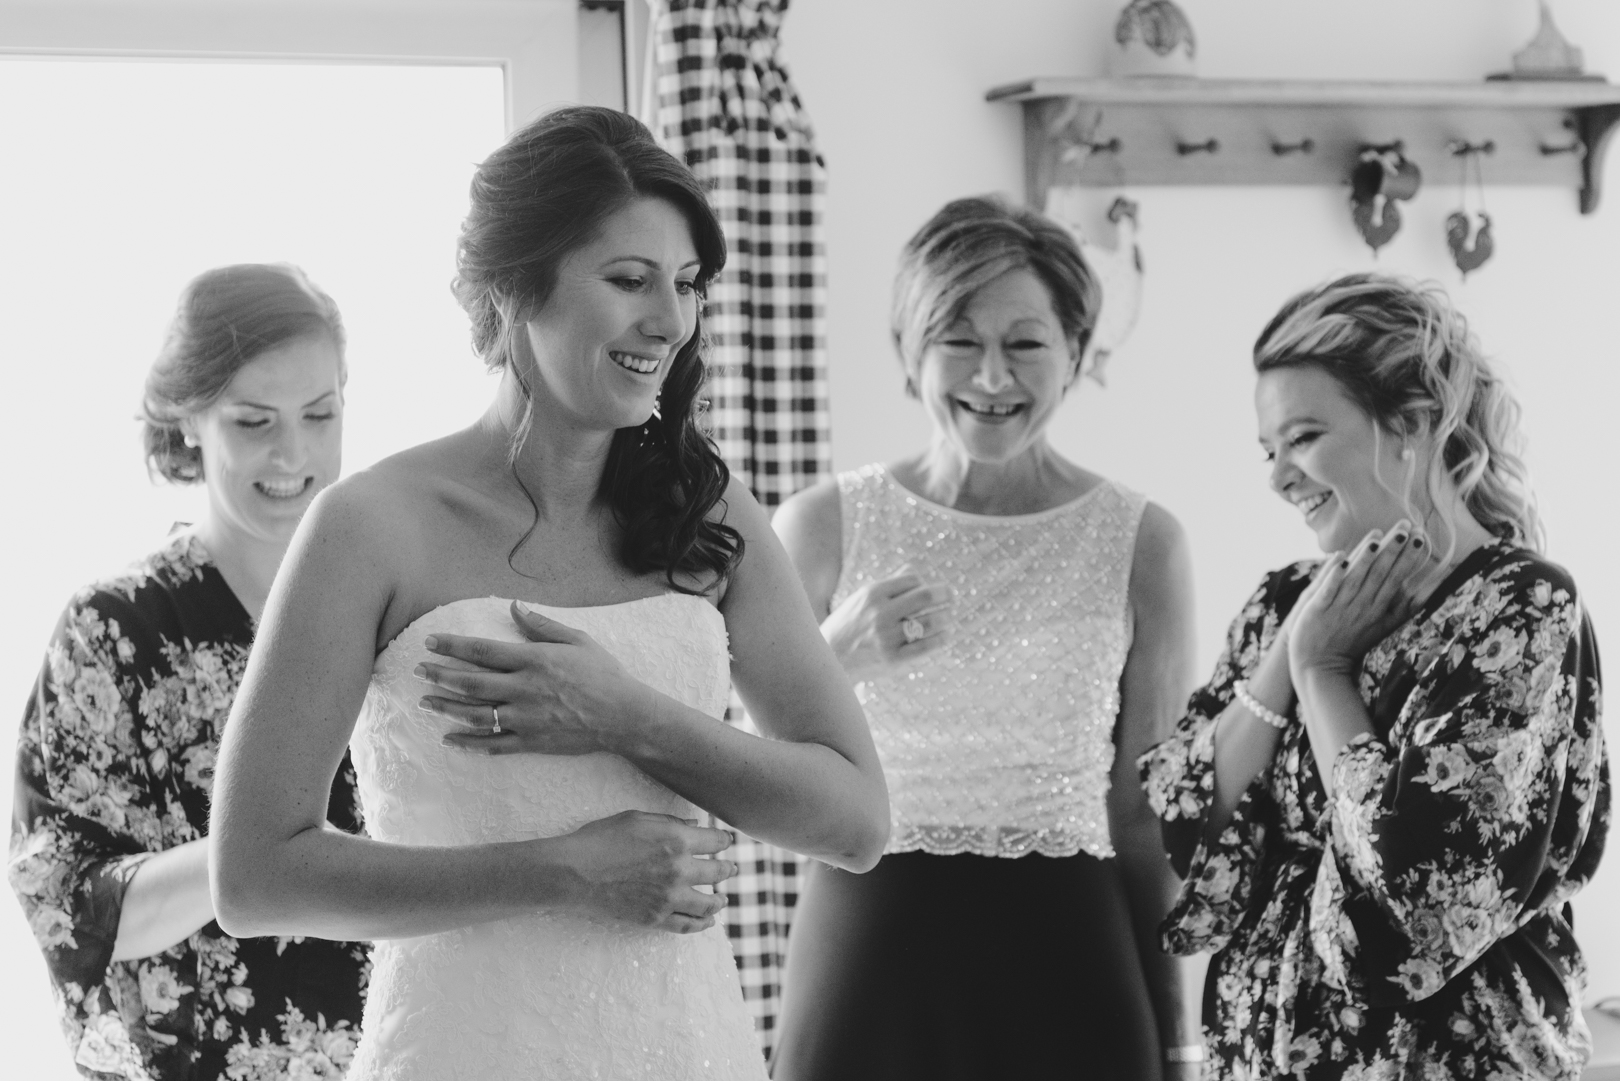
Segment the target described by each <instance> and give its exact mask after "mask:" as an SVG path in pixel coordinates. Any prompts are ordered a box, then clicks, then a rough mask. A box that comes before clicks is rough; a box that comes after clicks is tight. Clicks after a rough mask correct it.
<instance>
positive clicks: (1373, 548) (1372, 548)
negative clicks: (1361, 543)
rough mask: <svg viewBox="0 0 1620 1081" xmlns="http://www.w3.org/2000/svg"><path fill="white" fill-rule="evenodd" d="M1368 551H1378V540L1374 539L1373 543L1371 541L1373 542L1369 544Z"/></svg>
mask: <svg viewBox="0 0 1620 1081" xmlns="http://www.w3.org/2000/svg"><path fill="white" fill-rule="evenodd" d="M1367 551H1369V552H1376V551H1378V542H1377V541H1373V542H1372V543H1371V544H1369V545H1367Z"/></svg>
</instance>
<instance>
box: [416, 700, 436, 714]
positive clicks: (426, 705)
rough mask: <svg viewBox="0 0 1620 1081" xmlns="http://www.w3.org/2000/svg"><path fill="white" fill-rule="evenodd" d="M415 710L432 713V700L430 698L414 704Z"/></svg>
mask: <svg viewBox="0 0 1620 1081" xmlns="http://www.w3.org/2000/svg"><path fill="white" fill-rule="evenodd" d="M416 708H417V709H419V710H421V711H422V712H423V713H432V712H433V699H431V698H424V699H422V700H421V701H420V702H418V703H416Z"/></svg>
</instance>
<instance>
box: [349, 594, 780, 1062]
mask: <svg viewBox="0 0 1620 1081" xmlns="http://www.w3.org/2000/svg"><path fill="white" fill-rule="evenodd" d="M509 603H510V602H508V601H506V600H503V599H501V598H498V597H485V598H473V599H468V600H463V601H457V602H455V603H452V604H448V605H445V606H443V607H440V608H436V609H434V610H433V611H431V612H429V613H427V614H426V615H424V616H423V617H422V618H421V619H418V620H417V621H416V622H415V623H413V624H411V625H410V626H409V627H407V628H406V629H405V630H404V631H403V632H401V633H400V635H399V637H398V638H396V639H395V640H394V641H393V642H392V643H390V644H389V646H388V647H387V648H386V649H385V650H383V652H382V653H381V654H380V655H379V656H378V658H377V662H376V668H375V671H374V673H373V677H372V682H371V688H370V691H369V693H368V694H367V697H366V702H365V706H364V708H363V710H362V712H361V715H360V719H359V721H358V723H357V724H356V726H355V730H354V736H353V738H352V740H351V744H350V749H351V752H352V754H353V757H354V761H355V769H356V773H357V775H358V778H359V787H360V797H361V804H362V807H363V809H364V813H365V820H366V828H367V832H368V833H369V834H370V835H371V836H372V837H373V838H375V839H377V840H381V841H388V842H392V843H396V844H408V845H473V844H486V843H493V842H501V841H520V840H527V839H531V838H536V837H553V836H558V835H561V834H566V833H570V832H572V831H574V830H576V829H578V828H579V827H580V826H583V825H585V824H586V823H587V822H592V821H595V820H596V819H600V818H605V817H608V816H610V815H614V814H617V813H619V812H621V811H627V810H642V811H653V812H658V813H662V814H669V815H674V816H677V817H680V818H694V817H697V814H698V812H697V811H696V810H695V809H694V808H693V807H692V805H691V804H690V803H688V802H687V801H686V800H684V799H682V798H681V797H679V796H677V795H676V794H675V793H673V792H671V791H669V790H668V789H667V788H665V787H664V786H663V785H661V784H659V783H658V782H656V781H654V780H653V779H652V778H650V777H648V776H647V775H646V774H644V773H642V772H641V771H640V770H639V769H637V768H636V767H635V766H633V765H631V764H630V762H628V761H627V760H625V759H623V758H620V757H618V756H617V755H610V754H590V755H579V756H552V755H532V754H517V755H483V754H478V753H475V752H468V751H464V750H461V749H458V748H455V747H447V746H445V745H444V744H443V742H442V737H443V735H444V733H445V732H446V731H447V730H448V729H449V728H450V727H451V726H452V725H453V723H454V722H450V721H447V720H445V719H444V718H442V717H440V716H437V715H435V714H431V713H427V712H425V711H423V710H421V709H420V708H418V706H417V702H418V700H419V699H420V698H421V696H422V695H423V693H425V691H426V685H425V684H424V683H422V681H420V680H418V679H417V678H416V677H414V676H413V675H412V674H411V673H412V669H413V668H414V667H415V666H416V665H417V664H419V663H421V662H422V661H424V660H430V659H431V660H433V661H434V662H435V663H444V661H443V659H442V658H438V657H429V655H428V653H427V651H426V649H425V648H424V647H423V645H422V640H423V639H424V638H425V637H427V636H428V635H429V634H432V633H452V634H461V635H473V636H478V637H483V638H490V639H496V640H500V641H507V642H517V641H522V637H521V635H520V634H519V633H518V631H517V629H516V627H515V626H514V625H513V623H512V620H511V617H510V614H509V612H508V605H509ZM539 610H540V611H541V612H543V613H544V614H545V615H547V616H549V617H550V618H553V619H556V620H559V621H561V622H563V623H566V624H568V625H569V626H572V627H575V628H577V629H579V630H583V631H585V632H586V633H588V634H589V635H591V636H592V637H593V638H594V639H596V641H597V642H599V643H600V644H601V645H602V646H603V647H604V648H606V649H607V650H608V652H610V653H612V654H613V656H614V657H615V658H617V659H618V661H619V662H620V663H621V664H622V665H624V667H625V669H626V670H627V671H628V672H629V674H630V675H631V676H633V677H634V678H636V679H638V680H641V681H642V682H643V683H646V684H648V685H649V686H651V687H652V688H654V689H655V690H659V691H662V692H664V693H665V694H668V695H670V696H671V697H674V698H676V699H678V700H679V701H681V702H684V703H685V704H687V705H689V706H692V707H694V708H696V709H699V710H702V711H703V712H705V713H707V714H709V715H710V716H712V717H714V718H715V720H716V723H720V718H721V717H722V715H723V713H724V711H725V707H726V701H727V695H728V690H729V686H730V669H729V657H728V654H727V637H726V630H725V622H724V620H723V619H722V617H721V616H720V614H719V613H718V612H717V611H715V609H714V608H713V607H712V606H711V605H709V604H708V603H706V602H705V601H703V600H701V599H699V598H696V597H690V596H684V595H681V594H664V595H662V596H658V597H651V598H647V599H644V600H639V601H632V602H630V603H627V604H617V605H610V606H605V607H596V608H566V609H563V608H546V607H540V609H539ZM451 663H454V662H451ZM373 959H374V963H375V969H374V971H373V975H372V982H371V989H370V993H369V997H368V1000H367V1003H366V1014H365V1022H364V1025H363V1033H362V1037H361V1042H360V1048H359V1050H358V1051H357V1053H356V1056H355V1062H354V1066H353V1067H352V1069H351V1070H350V1072H349V1075H348V1076H349V1081H372V1079H386V1081H405V1079H415V1078H421V1079H424V1081H426V1079H428V1078H432V1079H435V1081H437V1079H442V1078H462V1077H466V1078H480V1079H483V1078H496V1077H499V1078H530V1077H533V1078H541V1077H545V1078H551V1077H568V1078H596V1077H600V1078H626V1077H636V1078H655V1079H660V1081H675V1079H681V1081H685V1079H689V1078H698V1077H703V1078H709V1077H722V1078H737V1079H742V1078H748V1079H756V1081H757V1079H760V1078H763V1076H764V1066H763V1060H762V1058H761V1055H760V1051H759V1047H758V1044H757V1042H756V1041H755V1038H754V1035H753V1032H752V1024H751V1021H750V1019H749V1016H748V1013H747V1010H746V1007H745V1006H744V1003H743V999H742V989H741V985H740V983H739V981H738V978H737V971H736V966H735V964H734V962H733V960H732V956H731V950H730V948H729V946H728V945H727V942H726V936H725V930H724V928H723V927H722V926H719V925H717V926H715V927H712V928H710V929H709V930H707V931H704V932H702V933H699V934H693V935H677V934H673V933H671V932H667V931H658V930H647V929H637V928H632V927H626V926H624V925H621V924H612V923H608V922H606V921H598V920H594V919H591V918H588V917H585V916H581V915H573V914H560V913H556V912H546V911H537V912H535V913H533V914H531V915H527V916H522V917H518V918H513V919H506V920H500V921H496V922H492V923H487V924H481V925H477V926H473V927H467V928H462V929H460V930H456V931H450V932H445V933H443V934H436V935H426V936H422V937H418V938H408V939H394V940H388V941H383V942H379V943H378V944H377V946H376V951H375V953H374V955H373Z"/></svg>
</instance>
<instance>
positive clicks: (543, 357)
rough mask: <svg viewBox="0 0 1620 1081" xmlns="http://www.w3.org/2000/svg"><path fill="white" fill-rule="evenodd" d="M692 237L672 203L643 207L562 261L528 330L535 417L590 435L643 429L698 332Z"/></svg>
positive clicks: (632, 207) (628, 210) (629, 210)
mask: <svg viewBox="0 0 1620 1081" xmlns="http://www.w3.org/2000/svg"><path fill="white" fill-rule="evenodd" d="M699 270H700V265H699V260H698V255H697V249H696V247H695V245H694V244H693V241H692V229H691V226H690V225H689V224H688V223H687V221H686V217H685V215H684V214H682V213H681V211H680V210H679V209H677V208H676V207H675V205H674V204H673V203H670V202H667V201H666V200H663V199H655V198H643V199H637V200H636V201H635V202H632V203H630V204H629V205H628V206H626V207H624V209H622V210H620V211H618V212H617V213H616V214H614V215H613V216H612V217H610V218H608V220H607V221H606V223H604V225H603V227H602V231H601V232H600V233H599V234H598V235H597V236H596V238H595V239H593V240H592V241H591V242H590V243H588V244H586V245H584V246H583V247H581V248H579V249H578V250H576V251H574V252H573V253H572V254H570V255H569V256H568V257H567V258H566V259H564V260H563V263H562V265H561V267H559V268H558V271H557V284H556V287H555V288H554V289H553V290H552V293H551V296H550V297H548V298H547V299H546V303H545V306H544V308H542V309H541V311H540V314H539V315H538V316H537V317H536V318H535V319H533V320H532V321H530V323H529V324H528V327H527V334H528V342H529V347H530V349H531V350H532V352H533V355H534V363H535V372H536V379H537V382H538V384H539V388H538V389H539V393H537V394H536V396H535V397H536V401H535V405H536V408H540V409H545V408H546V407H547V406H552V407H555V408H556V409H558V410H560V413H561V416H560V417H557V416H553V417H552V418H551V419H553V420H557V419H562V420H564V421H565V422H571V423H573V424H578V425H581V426H583V427H588V428H610V429H612V428H630V427H635V426H638V425H641V424H644V423H646V421H647V418H648V417H650V416H651V415H652V411H653V403H654V402H656V401H657V400H658V391H659V388H660V387H662V386H663V383H664V379H665V377H666V376H668V375H669V369H670V365H671V363H672V362H673V361H674V359H675V354H676V353H677V352H679V351H680V348H681V346H683V345H685V344H686V341H687V339H688V338H690V337H691V336H692V332H693V330H694V329H695V327H696V326H697V308H698V295H697V284H696V283H697V277H698V273H699Z"/></svg>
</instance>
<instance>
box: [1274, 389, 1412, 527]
mask: <svg viewBox="0 0 1620 1081" xmlns="http://www.w3.org/2000/svg"><path fill="white" fill-rule="evenodd" d="M1254 403H1255V413H1256V415H1257V418H1258V421H1259V434H1260V446H1261V447H1262V448H1264V449H1265V452H1266V460H1267V461H1268V462H1270V463H1271V487H1272V489H1273V490H1274V491H1275V492H1276V493H1277V494H1278V495H1280V496H1282V497H1283V498H1284V499H1286V500H1288V502H1290V503H1292V504H1293V505H1294V506H1296V507H1298V508H1299V510H1300V512H1301V513H1302V514H1304V515H1305V524H1306V525H1308V526H1310V527H1311V529H1312V530H1313V531H1315V533H1316V539H1317V543H1318V544H1319V545H1320V546H1321V548H1322V551H1324V552H1348V551H1349V550H1350V549H1351V548H1354V547H1355V546H1356V544H1358V543H1359V542H1360V541H1361V538H1362V537H1364V536H1366V535H1367V533H1368V532H1369V531H1370V530H1373V529H1388V528H1389V527H1390V526H1392V525H1394V524H1395V523H1396V522H1398V521H1400V520H1401V519H1402V518H1411V519H1412V520H1413V521H1421V520H1422V518H1421V517H1420V516H1419V515H1418V514H1415V513H1414V511H1415V510H1420V509H1421V508H1415V507H1414V506H1413V505H1412V503H1411V501H1410V499H1409V497H1407V496H1406V493H1415V492H1417V491H1418V490H1419V489H1420V487H1421V485H1419V484H1418V483H1417V479H1418V478H1419V477H1420V476H1421V475H1422V474H1421V468H1422V464H1423V463H1422V461H1421V459H1420V457H1419V456H1416V455H1415V454H1414V455H1410V456H1408V457H1405V458H1403V457H1402V450H1403V446H1404V447H1410V446H1411V444H1410V443H1403V440H1402V439H1401V438H1400V437H1399V436H1396V435H1392V434H1390V433H1389V432H1387V431H1384V430H1382V429H1380V428H1379V427H1378V425H1377V423H1376V422H1374V420H1373V418H1372V417H1371V416H1369V415H1368V414H1367V412H1366V411H1365V410H1363V409H1362V408H1361V406H1360V405H1358V404H1357V403H1356V402H1355V401H1353V400H1352V399H1351V398H1350V397H1349V396H1348V395H1346V394H1345V392H1344V389H1343V388H1342V387H1341V386H1340V385H1339V383H1338V381H1337V380H1336V379H1334V378H1333V377H1332V376H1331V375H1329V374H1328V373H1327V372H1325V371H1323V370H1322V369H1321V368H1319V367H1317V366H1315V365H1311V364H1300V365H1291V366H1288V367H1282V368H1273V369H1271V370H1270V371H1266V372H1262V373H1261V374H1260V378H1259V381H1258V382H1257V383H1256V385H1255V390H1254Z"/></svg>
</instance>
